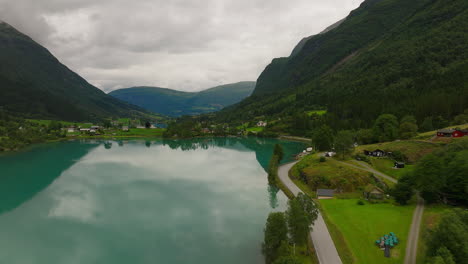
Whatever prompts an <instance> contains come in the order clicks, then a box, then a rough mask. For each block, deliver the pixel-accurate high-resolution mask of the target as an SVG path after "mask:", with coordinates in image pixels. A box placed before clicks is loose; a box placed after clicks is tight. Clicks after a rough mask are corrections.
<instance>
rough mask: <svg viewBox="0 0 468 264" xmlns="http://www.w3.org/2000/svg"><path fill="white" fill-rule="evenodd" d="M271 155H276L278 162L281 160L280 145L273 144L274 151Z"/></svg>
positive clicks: (281, 151)
mask: <svg viewBox="0 0 468 264" xmlns="http://www.w3.org/2000/svg"><path fill="white" fill-rule="evenodd" d="M273 155H276V156H277V157H278V161H281V160H283V157H284V151H283V147H282V146H281V145H280V144H275V149H274V150H273Z"/></svg>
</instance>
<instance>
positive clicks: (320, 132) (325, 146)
mask: <svg viewBox="0 0 468 264" xmlns="http://www.w3.org/2000/svg"><path fill="white" fill-rule="evenodd" d="M312 144H313V145H315V148H316V149H317V150H319V151H325V150H330V149H331V148H332V146H333V130H332V129H331V128H330V127H329V126H327V125H323V126H321V127H320V128H319V129H317V130H315V131H314V132H313V134H312Z"/></svg>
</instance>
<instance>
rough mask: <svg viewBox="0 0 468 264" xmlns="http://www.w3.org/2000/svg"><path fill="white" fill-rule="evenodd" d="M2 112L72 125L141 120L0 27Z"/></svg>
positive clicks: (11, 30)
mask: <svg viewBox="0 0 468 264" xmlns="http://www.w3.org/2000/svg"><path fill="white" fill-rule="evenodd" d="M0 62H1V63H0V93H1V96H0V107H2V108H4V109H5V110H8V111H10V112H14V113H20V114H21V115H23V116H27V117H30V118H42V119H60V120H70V121H80V120H88V121H90V120H96V119H100V118H103V117H110V116H114V117H118V116H121V117H132V116H142V115H144V113H143V112H145V110H143V109H141V108H139V107H136V106H133V105H130V104H128V103H125V102H122V101H120V100H117V99H115V98H113V97H112V96H109V95H107V94H105V93H104V92H102V91H101V90H99V89H98V88H96V87H94V86H92V85H91V84H89V83H88V82H87V81H86V80H84V79H83V78H81V77H80V76H79V75H78V74H76V73H74V72H73V71H71V70H70V69H68V68H67V67H66V66H65V65H63V64H61V63H60V62H59V61H58V60H57V59H56V58H55V57H54V56H53V55H52V54H51V53H50V52H49V51H48V50H47V49H45V48H44V47H42V46H41V45H39V44H38V43H36V42H35V41H34V40H32V39H31V38H29V37H28V36H26V35H24V34H22V33H20V32H19V31H17V30H16V29H14V28H13V27H11V26H10V25H8V24H7V23H4V22H0Z"/></svg>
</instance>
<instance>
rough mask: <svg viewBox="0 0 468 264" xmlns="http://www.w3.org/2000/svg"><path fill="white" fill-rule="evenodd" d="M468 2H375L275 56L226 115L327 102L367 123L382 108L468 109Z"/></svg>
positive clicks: (340, 122)
mask: <svg viewBox="0 0 468 264" xmlns="http://www.w3.org/2000/svg"><path fill="white" fill-rule="evenodd" d="M467 28H468V1H464V0H451V1H444V0H415V1H405V0H380V1H376V0H367V1H365V2H364V3H363V4H362V5H361V6H360V7H359V8H358V9H357V10H355V11H353V12H351V14H350V15H349V16H348V17H347V19H346V20H345V21H344V22H343V23H342V24H341V25H339V26H338V27H337V28H335V29H333V30H331V31H329V32H326V33H324V34H320V35H318V36H314V37H313V38H311V39H309V40H308V41H307V43H306V44H305V45H304V47H303V48H302V49H301V51H300V52H299V53H298V54H297V55H296V56H294V57H291V58H280V59H275V60H273V62H272V64H270V65H269V66H267V68H266V69H265V71H264V72H263V73H262V75H261V76H260V77H259V79H258V82H257V87H256V89H255V91H254V93H253V95H252V96H251V97H249V98H248V99H246V100H244V101H243V102H241V103H239V104H237V105H235V106H233V107H230V108H228V109H226V110H223V111H222V112H221V113H219V114H218V118H219V119H220V120H223V121H229V120H231V121H232V120H248V119H252V118H254V117H255V116H262V115H269V116H284V115H286V116H292V115H295V114H298V113H304V111H307V110H311V109H314V108H317V107H322V108H327V109H328V112H329V115H328V119H329V123H330V124H332V123H333V125H334V126H341V127H343V128H353V127H366V126H369V124H370V123H371V122H372V121H373V120H374V119H375V118H376V116H378V115H379V114H381V113H392V114H395V115H397V116H398V117H402V116H403V115H407V114H413V115H415V116H416V118H417V119H418V121H419V122H421V121H422V120H423V119H424V118H425V117H430V116H439V115H440V116H442V117H444V118H447V119H448V118H451V117H453V116H454V115H456V114H459V113H462V112H463V110H464V109H466V108H468V49H467V43H468V31H467Z"/></svg>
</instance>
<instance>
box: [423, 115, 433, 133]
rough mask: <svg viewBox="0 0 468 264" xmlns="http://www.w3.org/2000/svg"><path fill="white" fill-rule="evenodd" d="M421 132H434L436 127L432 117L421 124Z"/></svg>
mask: <svg viewBox="0 0 468 264" xmlns="http://www.w3.org/2000/svg"><path fill="white" fill-rule="evenodd" d="M419 129H420V131H422V132H426V131H432V130H434V125H433V124H432V116H429V117H426V118H424V121H423V122H422V123H421V126H420V128H419Z"/></svg>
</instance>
